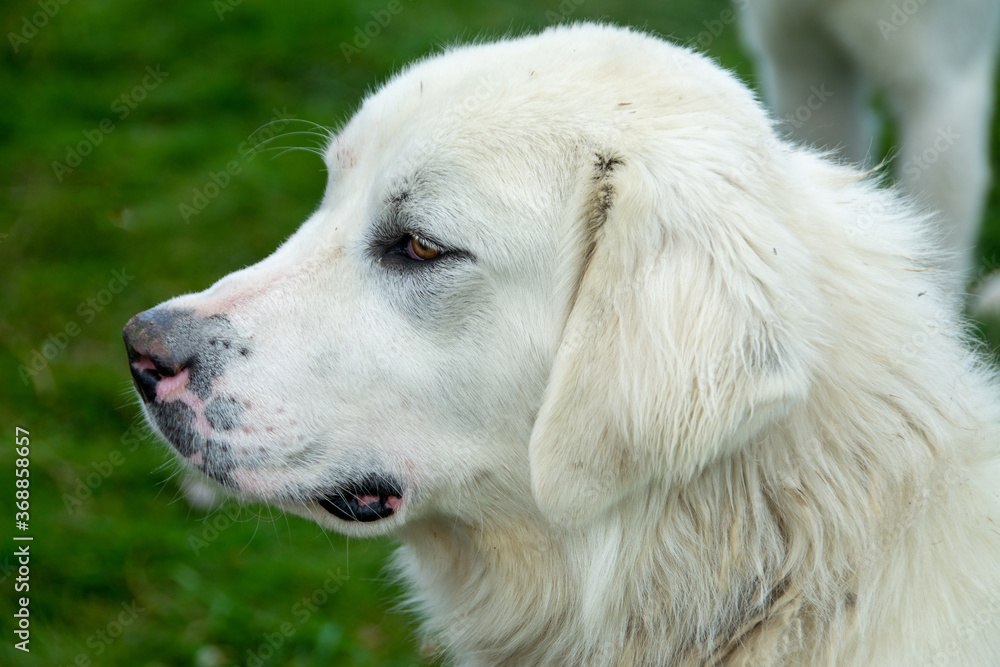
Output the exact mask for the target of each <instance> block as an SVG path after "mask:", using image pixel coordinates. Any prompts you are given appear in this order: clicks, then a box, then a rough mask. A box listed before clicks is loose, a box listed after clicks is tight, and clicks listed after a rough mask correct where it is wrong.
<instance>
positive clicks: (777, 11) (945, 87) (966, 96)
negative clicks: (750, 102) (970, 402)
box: [737, 0, 1000, 312]
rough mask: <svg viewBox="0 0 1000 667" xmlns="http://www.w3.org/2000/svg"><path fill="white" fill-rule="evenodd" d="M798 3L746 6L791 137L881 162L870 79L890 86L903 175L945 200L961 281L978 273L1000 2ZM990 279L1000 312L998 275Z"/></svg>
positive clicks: (750, 32) (932, 198)
mask: <svg viewBox="0 0 1000 667" xmlns="http://www.w3.org/2000/svg"><path fill="white" fill-rule="evenodd" d="M739 4H740V3H737V5H739ZM802 4H804V5H805V6H802ZM802 4H800V3H793V2H789V1H788V0H757V1H755V2H753V3H749V4H745V6H741V8H742V9H743V10H744V11H743V14H744V16H743V23H742V25H743V29H744V30H743V31H744V35H745V37H746V41H747V43H748V45H749V46H750V48H751V49H752V50H753V51H754V52H755V54H756V55H757V59H758V63H759V65H760V67H761V80H762V85H763V88H764V93H765V96H766V98H767V100H768V103H769V105H770V106H771V108H772V109H773V110H774V111H775V113H776V114H777V115H778V116H779V117H780V118H782V119H783V120H784V122H785V124H786V125H787V126H788V128H789V130H790V132H791V134H792V135H793V136H794V137H795V138H796V139H798V140H800V141H803V142H806V143H811V144H813V145H816V146H821V147H827V148H831V149H839V150H840V152H841V154H842V155H843V156H844V157H845V159H847V160H849V161H851V162H861V161H863V160H865V159H866V158H868V162H869V166H874V164H873V163H872V160H871V159H872V158H876V157H877V155H874V154H873V153H872V150H877V148H878V147H877V144H876V142H875V141H874V138H875V132H874V128H875V127H876V121H875V117H874V115H873V112H872V110H871V109H870V108H869V106H868V92H867V91H868V85H869V84H870V85H871V86H872V89H873V90H876V89H877V90H880V91H883V92H884V93H885V95H886V99H887V101H888V103H889V106H890V108H891V111H892V113H893V115H894V117H895V119H896V121H897V123H898V128H899V132H898V134H899V147H898V153H896V154H895V155H894V160H893V162H894V167H895V175H896V180H897V182H898V183H899V184H900V185H901V186H902V187H903V188H904V189H905V190H906V191H907V192H908V193H910V194H911V195H913V196H914V197H915V198H916V200H917V201H920V202H921V203H923V204H924V205H925V206H927V207H928V208H931V209H935V210H938V211H940V212H941V214H942V226H941V238H942V240H943V242H944V244H945V245H944V247H945V249H946V250H948V252H949V253H951V254H952V256H953V258H954V259H953V262H952V266H951V267H950V268H952V269H953V270H954V271H955V273H956V276H958V277H959V280H958V284H957V285H956V288H957V289H959V290H960V291H964V288H965V285H966V283H967V282H968V281H970V280H973V279H975V278H976V277H977V272H976V270H975V260H974V256H975V255H974V252H973V250H974V247H975V244H976V241H977V240H978V237H979V231H980V225H981V221H982V215H983V208H984V203H985V199H986V194H987V190H988V185H989V143H990V142H989V137H990V130H991V119H992V112H993V109H992V107H993V96H994V89H993V79H994V73H995V61H996V55H997V43H998V38H1000V4H998V3H996V2H992V1H989V0H955V1H954V2H947V3H946V2H943V1H939V0H929V1H928V2H926V3H923V4H921V5H920V6H919V7H918V8H917V10H916V11H914V12H911V13H905V12H904V13H902V14H899V13H898V11H897V7H896V5H894V4H893V3H891V2H888V1H887V0H875V1H872V0H864V1H863V2H862V1H861V0H848V1H846V2H841V3H837V4H835V5H831V4H827V3H802ZM894 12H896V13H894ZM820 93H822V94H820ZM824 97H826V98H828V99H825V100H824V99H823V98H824ZM817 106H818V108H814V107H817ZM982 291H984V292H987V291H990V288H989V286H988V285H986V286H984V287H983V290H982ZM992 291H995V292H996V293H997V294H996V301H997V303H996V305H995V307H996V310H997V312H1000V287H998V288H997V289H995V290H992Z"/></svg>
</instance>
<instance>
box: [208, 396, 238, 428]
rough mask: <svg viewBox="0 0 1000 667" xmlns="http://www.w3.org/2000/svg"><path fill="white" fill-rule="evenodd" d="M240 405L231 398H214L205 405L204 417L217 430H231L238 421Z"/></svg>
mask: <svg viewBox="0 0 1000 667" xmlns="http://www.w3.org/2000/svg"><path fill="white" fill-rule="evenodd" d="M242 409H243V408H242V407H240V404H239V402H238V401H236V399H233V398H226V397H222V398H215V399H212V401H211V402H210V403H209V404H208V405H207V406H206V407H205V419H207V420H208V423H209V424H211V425H212V428H214V429H215V430H217V431H231V430H233V429H234V428H236V427H237V426H238V425H239V423H240V412H241V411H242Z"/></svg>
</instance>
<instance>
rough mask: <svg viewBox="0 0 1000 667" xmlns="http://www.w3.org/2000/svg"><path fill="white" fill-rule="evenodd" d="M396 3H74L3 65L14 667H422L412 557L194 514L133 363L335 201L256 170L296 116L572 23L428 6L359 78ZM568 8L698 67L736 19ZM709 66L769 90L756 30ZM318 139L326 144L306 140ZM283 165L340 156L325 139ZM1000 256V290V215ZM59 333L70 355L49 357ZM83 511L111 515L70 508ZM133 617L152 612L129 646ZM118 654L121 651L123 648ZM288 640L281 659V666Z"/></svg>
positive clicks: (0, 235)
mask: <svg viewBox="0 0 1000 667" xmlns="http://www.w3.org/2000/svg"><path fill="white" fill-rule="evenodd" d="M43 4H44V3H43ZM386 4H387V3H385V2H359V3H348V2H343V1H336V2H320V1H318V0H310V1H305V2H297V3H294V4H292V3H281V4H274V3H268V4H264V3H258V4H251V3H240V4H236V5H235V6H232V7H231V11H226V12H225V13H224V14H223V15H222V17H221V20H220V17H219V15H218V13H217V11H218V8H219V7H221V6H225V7H228V5H222V4H221V3H220V2H215V3H213V2H211V1H208V0H202V1H200V2H190V1H184V2H175V3H169V4H167V3H164V4H162V5H159V4H149V3H128V2H124V1H123V0H117V1H112V0H103V1H101V0H93V1H90V2H79V1H77V2H74V1H72V0H70V1H69V2H68V3H67V4H65V5H60V4H58V3H57V2H53V3H52V4H51V5H45V6H50V7H58V11H57V12H56V13H55V15H54V16H52V17H51V18H50V19H48V21H47V24H46V25H45V26H44V27H42V28H41V29H39V30H38V31H37V35H35V36H33V37H32V38H31V39H30V41H29V42H28V43H27V44H20V45H18V50H17V52H16V53H15V52H14V49H13V47H12V46H11V44H10V43H9V38H7V40H6V41H7V42H8V43H6V44H5V45H4V47H5V48H4V50H3V53H2V55H0V59H2V60H0V90H2V91H4V92H3V96H2V105H0V304H2V311H0V387H2V389H0V392H2V395H3V400H2V401H0V423H2V424H3V429H4V433H6V434H8V435H6V436H4V437H5V438H8V444H4V445H3V446H2V447H0V468H2V472H0V479H2V480H3V488H5V489H12V488H13V473H12V470H13V452H12V445H13V431H14V427H15V426H22V427H25V428H28V429H29V430H30V432H31V437H32V442H33V447H32V464H31V473H32V477H31V480H32V486H31V493H32V512H31V527H32V528H31V531H30V532H31V534H33V535H34V536H35V537H36V539H35V541H34V542H33V543H32V547H31V551H32V560H31V593H30V595H31V607H30V609H31V613H32V630H33V632H32V641H31V648H32V652H31V654H30V655H29V654H23V653H21V652H19V651H16V650H14V649H13V648H12V645H11V644H12V642H11V641H10V637H11V634H10V631H9V630H10V620H11V614H12V613H13V611H14V598H15V595H14V593H13V592H12V588H13V579H14V576H15V574H14V572H13V571H12V570H11V567H12V565H15V563H14V560H13V558H12V557H11V552H12V550H13V548H12V547H11V545H10V543H9V542H8V543H5V544H4V546H3V550H2V552H0V553H2V554H3V556H2V558H3V560H2V562H0V586H2V590H3V594H2V595H0V617H2V619H3V621H2V622H0V625H2V627H3V628H4V633H3V634H4V640H3V643H2V644H0V663H2V664H12V665H29V666H34V665H38V666H43V665H44V666H46V667H48V666H51V665H69V664H78V665H84V666H85V665H86V664H88V661H89V664H94V665H192V664H193V665H200V666H211V665H233V664H241V665H252V664H275V665H320V664H338V665H340V664H351V665H407V664H413V663H416V664H419V663H421V658H420V657H419V655H418V653H417V649H418V641H417V640H416V639H415V636H414V631H415V625H414V619H413V618H411V617H409V616H407V615H403V614H400V613H398V612H395V611H393V610H392V609H393V601H394V600H398V598H399V597H400V595H401V592H400V590H399V589H398V588H397V587H396V586H395V585H394V584H392V583H389V582H387V580H386V577H385V575H384V570H383V564H384V562H385V558H386V556H387V554H388V553H389V552H390V550H391V548H392V544H391V542H389V541H376V542H364V541H350V542H349V541H348V540H346V539H345V538H343V537H340V536H338V535H334V534H326V533H324V532H322V531H321V530H319V529H318V528H317V527H316V526H314V525H312V524H310V523H307V522H305V521H302V520H300V519H298V518H295V517H285V516H282V515H279V514H277V513H274V512H271V511H270V510H268V509H267V508H259V507H258V508H244V509H242V510H241V511H240V512H239V514H238V515H237V519H236V520H233V519H232V518H230V514H229V513H228V510H224V511H221V512H216V513H213V514H207V515H206V514H205V513H202V512H198V511H195V510H192V509H190V508H189V507H188V505H187V503H186V502H184V501H183V500H178V492H177V490H176V488H177V486H176V481H175V480H174V479H171V475H172V471H174V470H175V468H174V467H173V466H172V465H170V464H165V462H167V461H169V460H170V458H171V457H170V456H169V455H168V453H167V451H166V448H165V447H163V446H162V445H159V444H157V443H154V442H152V441H149V440H141V441H137V440H135V438H134V436H135V433H136V430H135V424H136V423H137V414H138V410H137V408H136V407H135V406H134V405H133V399H132V398H131V390H130V382H129V378H128V372H127V368H126V364H125V360H124V355H123V353H122V346H121V342H120V330H121V326H122V325H123V324H124V322H125V321H126V320H127V319H128V317H130V316H131V315H132V314H134V313H136V312H139V311H140V310H144V309H145V308H148V307H150V306H152V305H154V304H156V303H158V302H160V301H162V300H164V299H167V298H169V297H171V296H174V295H176V294H180V293H183V292H189V291H198V290H201V289H203V288H205V287H207V286H208V285H209V284H211V283H212V282H214V281H215V280H216V279H217V278H219V277H220V276H222V275H225V274H226V273H229V272H230V271H233V270H235V269H238V268H240V267H242V266H245V265H247V264H250V263H252V262H254V261H256V260H258V259H260V258H261V257H263V256H265V255H266V254H268V253H269V252H270V251H271V250H272V249H273V248H274V247H276V246H277V245H278V243H280V241H281V240H282V239H284V238H285V237H286V236H288V235H289V234H290V233H292V231H294V230H295V228H296V227H297V225H298V224H299V222H300V221H302V220H303V219H304V218H305V217H306V215H307V214H308V213H309V212H310V211H311V210H312V209H313V207H314V206H315V205H316V203H317V202H318V200H319V197H320V195H321V193H322V188H323V184H324V172H323V170H322V165H321V164H320V161H319V159H318V158H317V157H316V156H314V155H311V154H309V153H307V152H304V151H295V152H290V153H287V154H283V155H281V156H280V157H275V158H274V159H271V158H270V156H271V155H275V154H276V153H263V154H261V155H259V156H257V157H256V158H254V159H252V160H246V159H243V160H241V158H240V150H239V146H240V145H241V144H243V143H244V142H247V141H248V140H249V139H248V138H250V137H251V136H252V135H253V133H254V131H255V130H257V129H259V128H261V126H262V125H264V124H265V123H267V122H268V121H270V120H271V119H272V118H273V116H274V110H275V109H277V110H278V111H280V112H282V113H287V114H288V115H291V116H292V117H294V118H297V119H303V120H309V121H315V122H318V123H320V124H323V125H328V126H329V125H336V124H338V123H340V122H342V121H343V120H345V119H346V118H347V117H348V116H349V115H350V113H351V112H352V110H353V109H355V108H356V106H357V104H358V101H359V100H360V98H361V97H362V95H363V94H364V93H365V91H366V90H368V89H370V88H371V87H373V86H375V85H377V84H378V82H380V81H382V80H384V79H385V78H386V77H387V76H388V74H389V73H391V72H392V71H393V70H394V69H395V68H397V67H399V66H400V65H402V64H403V63H405V62H407V61H408V60H410V59H412V58H414V57H417V56H420V55H423V54H425V53H426V52H428V51H429V50H432V49H433V48H434V47H436V46H440V45H443V44H448V43H452V42H454V41H456V40H462V39H470V38H474V37H478V36H483V35H485V36H498V35H502V34H504V33H507V32H511V31H513V32H518V31H521V30H523V29H537V28H541V27H543V26H544V25H547V24H548V23H550V22H551V21H552V19H553V17H555V16H558V15H560V14H561V13H562V10H561V9H560V4H559V3H558V2H552V3H548V4H546V3H532V2H528V1H527V0H519V1H517V2H507V3H492V4H490V5H488V6H487V5H483V6H475V5H472V4H462V3H458V2H453V1H451V2H444V1H441V0H435V1H430V2H422V3H420V4H419V5H418V4H416V3H412V4H411V3H410V2H408V1H407V0H404V1H403V11H402V13H401V14H400V15H399V16H398V17H395V18H394V19H393V20H392V21H391V22H390V23H389V24H388V25H387V26H385V27H384V28H382V29H381V31H380V33H379V34H378V35H377V36H375V37H374V38H372V39H371V44H370V45H369V46H367V47H366V48H364V49H361V50H360V53H357V54H354V55H353V56H352V58H351V62H349V63H348V62H347V61H346V60H345V58H344V57H343V55H342V52H341V47H340V45H341V43H351V42H352V41H353V40H354V36H355V29H356V28H357V27H359V26H363V25H364V24H365V23H367V22H369V21H371V20H372V18H371V15H370V12H371V11H379V10H382V9H384V8H385V6H386ZM562 6H563V8H566V7H571V8H574V9H573V11H572V12H571V13H570V14H569V16H568V17H567V18H569V19H572V20H576V19H610V20H614V21H615V22H618V23H626V24H631V25H635V26H638V27H643V28H646V29H649V30H653V31H656V32H659V33H661V34H663V35H665V36H669V37H672V38H674V39H675V40H676V41H679V42H682V43H693V42H694V41H695V40H696V38H697V36H698V34H699V33H701V32H702V31H704V30H705V29H706V26H705V23H704V22H705V21H712V20H715V19H717V18H718V17H719V16H720V14H721V12H723V10H725V9H726V7H727V5H726V3H725V1H724V0H703V1H701V2H695V1H694V0H687V1H686V2H675V3H664V2H625V1H621V2H615V1H613V0H607V1H601V2H598V1H596V0H587V1H586V2H582V4H581V5H580V6H579V7H577V6H576V4H575V3H574V2H573V1H572V0H569V1H567V2H564V3H563V5H562ZM39 11H41V10H40V5H39V4H38V3H37V2H22V1H20V0H17V1H14V2H7V3H5V5H4V7H3V9H0V27H2V29H3V30H2V32H3V34H4V35H8V34H9V33H15V34H19V33H21V32H22V30H23V28H24V20H25V18H26V17H28V18H30V17H31V16H32V15H35V14H36V13H37V12H39ZM710 41H711V44H710V45H709V49H708V50H709V52H710V53H711V54H712V55H714V56H715V57H717V58H718V59H720V60H721V61H722V63H723V64H725V65H726V66H727V67H729V68H731V69H734V70H735V71H736V72H737V73H738V74H739V75H740V76H742V77H743V78H744V79H745V80H751V81H752V78H751V77H752V72H751V69H750V67H749V65H748V64H747V62H746V61H745V59H744V58H743V56H742V54H741V52H740V49H739V46H738V44H737V35H736V29H735V26H732V25H729V26H725V28H724V30H723V31H722V33H721V34H720V35H719V36H718V37H717V38H713V39H712V40H710ZM703 43H704V42H703ZM147 67H152V68H154V70H155V69H156V68H157V67H158V68H160V70H161V71H162V72H164V73H166V75H165V76H164V78H163V80H162V82H161V83H159V84H158V85H155V87H151V89H149V90H147V91H144V96H145V99H144V100H142V101H141V102H139V103H137V104H136V105H135V108H134V109H129V113H128V115H127V117H124V118H121V117H120V115H121V114H120V113H118V110H120V109H122V108H123V107H121V106H114V107H113V106H112V105H113V104H114V101H115V100H116V99H118V98H119V97H120V96H121V95H123V94H129V92H130V91H132V90H133V88H134V87H135V86H138V85H141V83H142V81H143V78H144V77H146V76H147V70H146V68H147ZM105 118H109V119H111V122H113V125H114V130H113V131H112V132H111V133H109V134H104V133H101V142H100V144H99V145H97V146H95V147H94V148H93V151H92V152H91V153H90V154H89V155H87V156H84V157H82V159H81V161H80V164H79V166H78V167H76V168H74V169H73V170H72V171H70V172H69V173H66V174H63V175H62V180H61V181H60V180H59V179H58V178H57V175H56V174H55V173H54V170H53V166H52V163H53V162H55V161H59V162H65V161H66V156H67V148H68V147H69V146H73V145H76V144H77V143H78V142H80V141H82V140H84V134H83V133H84V132H85V131H87V132H90V133H91V136H95V135H94V134H93V133H94V132H95V131H96V130H97V128H99V126H100V123H101V121H102V119H105ZM296 129H307V128H306V127H305V125H304V124H292V125H289V126H288V127H287V128H286V131H293V130H296ZM281 141H282V142H283V143H282V144H281V145H286V146H294V145H298V146H309V145H313V144H314V143H315V140H314V138H313V137H309V136H307V135H293V136H289V137H287V138H285V139H282V140H281ZM994 141H997V139H995V140H994ZM994 148H996V144H994ZM994 154H996V150H994ZM231 160H241V161H240V165H241V171H240V172H239V173H238V174H236V175H235V176H233V177H232V178H231V181H230V183H229V184H228V186H227V187H224V188H221V189H220V191H219V192H218V194H217V196H215V197H214V198H213V199H211V201H210V203H209V204H208V205H207V206H206V207H205V208H204V210H203V211H201V212H200V213H199V214H197V215H195V216H193V217H191V218H190V220H189V221H188V222H185V220H184V218H183V216H182V214H181V212H180V210H179V205H180V204H181V203H188V204H190V203H191V201H192V198H193V196H194V192H193V191H194V190H195V189H198V190H204V188H205V186H206V185H207V184H208V183H210V173H211V172H214V173H218V172H220V171H222V170H223V169H224V168H225V167H226V164H227V163H228V162H229V161H231ZM982 254H983V257H984V260H985V261H987V262H990V261H992V265H993V266H996V265H997V259H996V258H998V257H1000V200H998V194H997V192H996V190H994V191H993V193H992V196H991V199H990V204H989V213H988V223H987V226H986V228H985V230H984V242H983V249H982ZM113 271H123V272H124V273H125V274H128V275H130V276H134V278H132V279H130V280H129V281H128V284H127V286H125V288H124V289H122V290H120V293H118V294H112V292H111V291H110V290H109V284H110V286H111V287H115V286H117V283H111V282H110V281H112V278H113ZM104 290H108V291H104ZM88 299H92V300H93V301H91V302H90V303H89V304H88ZM102 301H103V303H102ZM68 324H69V325H71V326H70V328H69V329H67V325H68ZM72 325H76V326H77V327H79V329H78V330H76V331H77V333H76V334H75V335H71V334H70V331H73V330H75V329H73V327H72ZM995 329H996V327H994V331H995ZM60 332H65V333H66V336H65V339H66V340H65V350H61V349H59V348H58V345H57V344H56V343H48V344H47V345H46V341H47V340H48V339H49V337H50V336H55V335H57V334H59V333H60ZM991 335H997V334H996V333H994V334H991ZM994 347H995V342H994ZM46 351H47V352H49V353H50V356H52V357H53V359H52V360H51V361H47V362H46V363H45V364H44V366H45V367H44V368H43V369H42V370H41V371H40V372H38V373H37V374H34V375H33V376H31V377H29V378H28V381H27V382H25V381H24V380H23V378H22V376H21V375H20V374H19V372H18V367H19V366H20V365H30V364H31V363H32V360H33V359H35V360H36V361H38V359H39V357H37V356H36V353H41V352H46ZM123 438H124V440H123ZM116 451H117V454H114V452H116ZM105 473H107V474H105ZM81 485H83V486H81ZM77 494H78V495H80V496H88V494H89V497H85V498H84V499H82V500H79V502H72V503H70V504H69V505H67V503H66V501H65V499H66V498H73V497H74V496H75V495H77ZM10 495H11V494H10V493H8V492H6V491H4V492H2V493H0V509H2V514H0V516H2V517H3V518H2V522H3V523H4V525H10V524H9V520H10V519H9V517H12V514H13V507H12V505H11V502H10ZM7 531H8V529H7V528H4V531H3V534H4V535H6V534H7ZM213 531H215V532H213ZM213 535H214V537H212V536H213ZM209 537H212V539H207V538H209ZM192 540H204V541H205V544H204V545H202V544H201V543H199V542H192ZM192 544H193V545H194V546H192ZM328 571H330V572H333V573H342V574H343V575H344V576H345V577H346V579H345V580H344V581H342V582H341V583H340V585H339V588H337V590H336V592H334V593H331V594H329V595H323V596H319V597H326V598H328V599H326V600H325V601H324V602H323V603H322V604H321V605H318V607H317V609H316V611H315V613H313V612H310V613H308V614H305V613H303V611H302V610H303V607H299V608H298V609H297V610H296V607H295V605H296V603H297V601H300V600H301V598H302V597H303V596H306V597H307V598H308V597H310V596H313V595H314V594H315V593H316V592H317V590H318V589H319V587H321V586H322V582H323V581H324V579H326V578H327V577H328V575H327V572H328ZM123 603H124V604H126V605H130V604H133V603H134V604H135V605H136V607H137V608H141V609H143V610H144V611H142V612H141V613H139V614H138V616H137V618H135V619H134V620H131V619H129V624H128V625H127V627H124V628H120V627H119V626H118V625H116V624H117V623H118V617H119V615H120V614H123V613H125V612H123V608H122V606H121V605H122V604H123ZM126 616H128V615H127V614H126ZM283 623H289V624H291V625H286V626H283V625H282V624H283ZM283 627H284V628H285V630H286V632H285V633H284V634H282V628H283ZM288 628H291V632H290V633H289V632H287V629H288ZM119 630H120V631H121V632H120V637H117V638H115V639H111V640H110V641H109V642H104V640H103V639H102V636H101V635H100V634H98V633H100V632H107V633H114V634H117V633H118V632H119ZM285 634H287V635H288V636H287V637H286V636H285ZM269 637H270V639H271V644H279V643H280V645H279V646H278V647H277V648H273V649H271V650H268V647H269V646H270V644H268V638H269ZM109 639H110V636H109ZM278 639H280V642H279V641H278ZM255 656H256V657H257V658H259V659H260V662H259V663H255V662H254V660H253V658H254V657H255ZM264 657H267V658H268V659H266V660H264V659H263V658H264ZM74 661H75V662H74Z"/></svg>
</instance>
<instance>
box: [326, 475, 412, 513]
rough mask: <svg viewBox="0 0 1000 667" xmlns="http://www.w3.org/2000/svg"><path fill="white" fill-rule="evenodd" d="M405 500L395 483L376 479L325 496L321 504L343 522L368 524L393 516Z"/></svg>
mask: <svg viewBox="0 0 1000 667" xmlns="http://www.w3.org/2000/svg"><path fill="white" fill-rule="evenodd" d="M402 497H403V492H402V491H401V490H400V488H399V485H398V484H397V483H396V482H395V481H393V480H390V479H387V478H384V477H372V478H366V479H364V480H361V481H358V482H349V483H347V484H344V485H342V486H340V487H338V488H336V489H334V490H333V491H331V492H328V493H324V494H323V495H321V496H320V497H319V498H317V502H318V503H319V505H320V507H322V508H323V509H325V510H326V511H327V512H329V513H330V514H332V515H334V516H335V517H337V518H338V519H341V520H342V521H360V522H366V523H367V522H371V521H378V520H379V519H385V518H387V517H390V516H392V515H393V514H394V513H395V512H396V506H398V505H399V501H400V500H401V499H402Z"/></svg>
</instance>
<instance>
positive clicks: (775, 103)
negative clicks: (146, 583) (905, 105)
mask: <svg viewBox="0 0 1000 667" xmlns="http://www.w3.org/2000/svg"><path fill="white" fill-rule="evenodd" d="M751 7H752V8H753V9H752V10H751ZM741 26H742V28H743V34H744V37H745V39H746V42H747V43H748V45H749V47H750V49H751V51H752V52H753V53H754V56H755V59H756V61H757V63H758V65H759V68H760V81H761V87H762V88H763V93H764V97H765V98H766V101H767V103H768V106H770V107H771V110H772V111H773V112H774V114H775V115H776V116H777V117H778V119H779V121H780V122H781V128H782V129H783V130H785V131H786V132H787V133H788V134H790V135H791V136H792V137H794V138H795V139H796V140H798V141H802V142H804V143H807V144H811V145H814V146H824V147H828V148H831V149H836V150H838V151H839V152H840V154H841V155H843V156H844V158H845V159H846V160H847V161H849V162H851V163H854V164H865V163H869V162H870V158H871V157H872V150H873V148H874V147H875V146H876V138H877V135H878V129H879V121H878V118H877V116H876V115H875V113H874V112H873V111H872V109H871V108H870V107H869V105H868V100H869V98H870V96H871V95H870V89H869V85H868V83H867V82H866V80H865V77H864V76H863V74H862V71H861V69H860V68H859V67H858V63H857V60H856V59H855V58H854V57H853V56H852V54H851V53H849V52H848V51H847V50H846V49H845V48H844V47H843V46H842V45H841V44H840V43H839V42H838V41H837V40H836V38H835V37H834V36H833V35H831V34H830V32H829V31H828V30H827V29H826V26H824V25H823V24H822V23H821V21H820V20H819V17H817V16H816V11H815V10H814V9H811V8H809V7H798V6H797V5H795V4H794V3H788V2H762V3H759V5H758V4H756V3H750V5H748V6H747V7H746V8H745V10H744V12H743V21H742V23H741Z"/></svg>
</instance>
